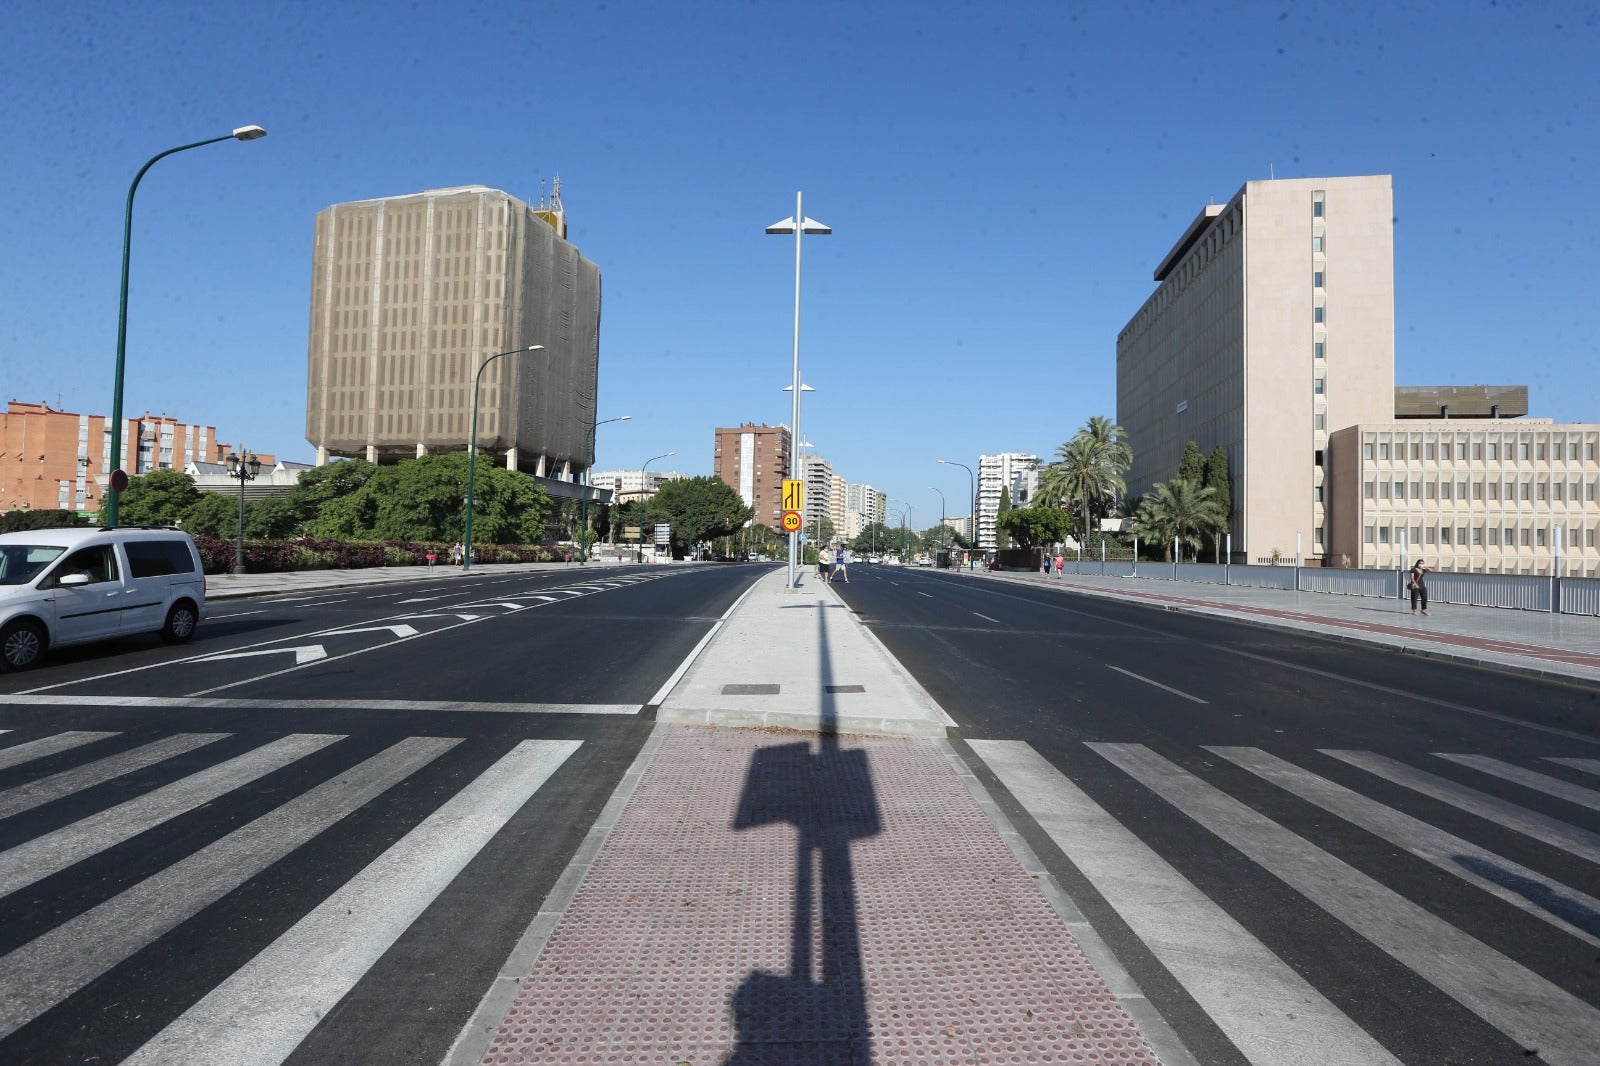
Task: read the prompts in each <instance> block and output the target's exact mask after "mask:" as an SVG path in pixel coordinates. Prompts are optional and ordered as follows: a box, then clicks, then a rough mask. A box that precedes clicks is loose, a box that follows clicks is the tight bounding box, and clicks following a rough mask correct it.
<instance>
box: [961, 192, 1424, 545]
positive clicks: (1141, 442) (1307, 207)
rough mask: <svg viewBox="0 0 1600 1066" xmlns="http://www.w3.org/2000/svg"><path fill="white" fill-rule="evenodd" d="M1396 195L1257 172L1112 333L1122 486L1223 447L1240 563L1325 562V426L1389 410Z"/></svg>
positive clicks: (1205, 216) (1173, 257)
mask: <svg viewBox="0 0 1600 1066" xmlns="http://www.w3.org/2000/svg"><path fill="white" fill-rule="evenodd" d="M1393 201H1394V198H1393V191H1392V186H1391V180H1390V178H1389V176H1388V175H1374V176H1366V177H1343V178H1300V179H1293V180H1284V181H1251V182H1247V183H1246V184H1245V185H1244V187H1243V188H1241V189H1240V190H1239V191H1238V192H1237V193H1235V194H1234V196H1233V197H1232V198H1231V199H1230V200H1229V201H1228V202H1227V203H1225V204H1220V205H1212V206H1209V207H1206V208H1205V209H1204V210H1202V211H1201V212H1200V213H1199V214H1198V215H1197V216H1196V218H1195V219H1194V221H1193V222H1192V223H1191V224H1190V225H1189V227H1188V229H1186V230H1185V231H1184V233H1183V234H1182V235H1181V236H1180V237H1179V238H1178V241H1177V243H1176V244H1175V245H1173V247H1172V249H1171V250H1170V251H1169V252H1168V253H1167V254H1166V256H1165V257H1164V258H1163V259H1162V260H1161V262H1160V264H1159V265H1158V266H1157V267H1156V270H1155V281H1156V282H1157V283H1158V284H1157V288H1156V290H1155V292H1154V293H1153V294H1152V295H1151V296H1150V298H1149V299H1148V300H1146V301H1145V303H1144V306H1142V307H1141V308H1140V309H1139V311H1138V312H1137V313H1136V314H1135V315H1134V316H1133V318H1132V319H1131V320H1129V322H1128V324H1127V325H1126V326H1125V327H1123V329H1122V331H1121V333H1119V334H1118V336H1117V421H1118V422H1119V423H1120V424H1121V425H1122V426H1123V427H1124V428H1125V429H1126V430H1127V431H1128V440H1129V443H1130V444H1132V446H1133V455H1134V458H1133V466H1132V468H1131V469H1130V470H1129V472H1128V475H1127V483H1128V493H1129V495H1140V494H1143V493H1146V492H1149V491H1150V489H1151V487H1152V486H1153V485H1154V484H1155V483H1156V482H1159V481H1166V480H1168V479H1170V478H1171V477H1173V476H1175V475H1176V473H1177V470H1178V462H1179V460H1180V458H1181V457H1182V454H1183V447H1184V444H1185V443H1186V442H1188V441H1191V440H1192V441H1194V442H1196V443H1197V444H1198V445H1199V446H1200V450H1201V453H1202V454H1207V455H1208V454H1210V452H1211V450H1212V449H1213V448H1214V447H1215V446H1216V445H1218V444H1220V445H1222V447H1223V450H1224V451H1225V452H1226V453H1227V456H1228V466H1229V470H1230V473H1231V475H1232V478H1233V488H1234V522H1233V528H1232V534H1233V552H1234V559H1235V560H1236V561H1241V562H1256V561H1262V560H1265V559H1267V558H1269V557H1270V556H1271V555H1272V553H1273V552H1274V551H1278V552H1280V553H1281V554H1284V555H1292V554H1293V553H1294V550H1295V545H1296V543H1297V541H1298V542H1299V543H1301V544H1302V545H1303V552H1304V556H1305V557H1306V558H1307V559H1308V560H1309V561H1316V560H1317V559H1320V558H1321V557H1323V556H1324V555H1326V553H1327V551H1328V548H1329V542H1330V540H1331V534H1330V530H1329V528H1328V520H1329V513H1328V507H1327V503H1328V495H1329V494H1328V491H1327V489H1328V486H1327V485H1326V484H1325V470H1326V467H1325V465H1324V464H1325V459H1326V455H1325V453H1326V451H1327V448H1328V440H1329V434H1330V432H1331V431H1333V430H1336V429H1339V428H1342V427H1345V426H1353V425H1357V424H1363V423H1376V422H1383V421H1388V420H1390V419H1392V418H1393V416H1394V407H1393V403H1394V237H1393V218H1394V203H1393ZM979 529H980V536H981V532H982V530H983V519H982V516H981V515H980V519H979Z"/></svg>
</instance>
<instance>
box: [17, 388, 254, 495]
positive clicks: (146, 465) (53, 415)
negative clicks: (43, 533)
mask: <svg viewBox="0 0 1600 1066" xmlns="http://www.w3.org/2000/svg"><path fill="white" fill-rule="evenodd" d="M227 450H228V449H227V446H226V445H224V444H220V443H218V441H217V431H216V429H215V428H214V427H212V426H200V425H192V424H190V423H187V422H180V421H179V420H177V419H176V418H172V417H170V416H168V415H164V414H163V415H152V414H145V415H143V416H141V417H139V418H129V419H125V420H124V421H123V427H122V454H121V455H120V456H118V457H116V459H115V461H113V457H112V455H111V420H110V419H109V418H107V417H106V416H104V415H85V414H75V413H73V412H71V411H57V410H53V409H52V408H51V407H50V406H49V405H48V404H43V403H19V402H18V401H16V400H12V401H11V402H10V403H9V404H8V405H7V407H6V411H5V413H4V414H0V511H10V510H18V509H22V508H27V509H31V510H62V511H80V512H83V513H85V514H90V513H94V512H97V511H98V510H99V509H100V498H101V495H102V493H103V492H104V486H105V484H106V481H107V479H108V478H109V477H110V475H111V472H112V471H113V470H117V469H122V470H126V471H127V472H128V476H129V477H137V476H138V475H140V474H148V473H150V472H151V471H152V470H183V469H185V468H186V467H188V466H189V465H190V464H192V463H205V462H220V461H221V459H222V457H223V456H224V455H226V454H227Z"/></svg>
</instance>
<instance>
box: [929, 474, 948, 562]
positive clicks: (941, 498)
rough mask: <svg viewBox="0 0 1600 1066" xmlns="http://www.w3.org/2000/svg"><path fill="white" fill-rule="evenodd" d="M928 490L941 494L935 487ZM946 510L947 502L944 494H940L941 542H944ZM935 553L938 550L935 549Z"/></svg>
mask: <svg viewBox="0 0 1600 1066" xmlns="http://www.w3.org/2000/svg"><path fill="white" fill-rule="evenodd" d="M928 488H930V489H932V490H933V491H934V492H939V490H938V489H937V488H936V487H935V486H933V485H929V486H928ZM945 510H946V508H945V502H944V493H942V492H939V539H940V540H944V516H945ZM935 551H937V549H935Z"/></svg>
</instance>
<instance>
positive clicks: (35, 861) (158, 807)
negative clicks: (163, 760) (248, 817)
mask: <svg viewBox="0 0 1600 1066" xmlns="http://www.w3.org/2000/svg"><path fill="white" fill-rule="evenodd" d="M343 739H344V737H343V736H340V735H333V734H311V733H291V734H290V735H289V736H286V737H282V738H280V739H278V740H275V741H273V742H272V743H270V744H265V745H263V746H261V747H259V748H256V749H255V750H254V751H248V752H245V753H244V754H243V755H240V756H237V757H235V758H232V759H229V760H228V761H226V762H223V763H218V764H217V765H216V766H213V767H211V768H210V769H207V770H201V771H200V772H199V773H196V774H190V775H189V776H188V777H185V778H182V779H181V780H178V781H174V782H173V783H172V784H170V785H166V786H164V787H162V788H158V789H156V790H155V791H154V792H149V793H146V794H145V795H143V796H140V797H138V798H137V799H131V800H128V801H127V802H126V803H121V804H118V805H117V806H115V807H112V808H110V809H108V810H104V811H101V812H100V813H99V814H95V815H91V816H90V817H88V818H84V819H81V820H80V821H76V822H73V823H72V824H71V825H68V826H63V827H62V828H60V829H57V830H56V831H55V832H53V833H46V834H45V835H44V836H41V837H34V838H33V839H32V840H30V841H28V842H27V843H26V844H19V845H17V846H16V847H14V848H11V849H10V850H9V851H4V852H0V896H3V895H6V894H7V893H11V892H15V891H16V890H17V889H19V888H26V887H27V886H28V885H31V884H33V883H34V882H35V881H42V880H44V879H45V878H46V877H49V876H50V875H51V874H53V873H56V872H57V871H60V870H65V869H66V868H67V867H69V866H71V865H72V864H73V863H75V862H79V861H81V860H83V859H86V858H88V857H89V856H90V855H94V854H97V853H99V852H101V851H104V850H105V849H106V848H109V847H111V846H112V845H114V844H120V843H122V842H123V841H124V840H128V839H131V838H132V837H136V836H138V835H139V834H140V833H143V832H144V831H145V830H147V829H151V828H153V827H155V826H158V825H160V824H161V823H162V822H165V821H168V820H170V819H172V818H176V817H177V816H178V815H180V814H184V813H186V812H188V811H192V810H194V809H195V808H196V807H199V806H201V805H203V804H206V803H210V802H211V801H212V800H214V799H217V798H218V797H220V796H223V795H225V794H227V793H228V792H231V791H233V790H234V789H236V788H239V787H240V786H241V785H247V784H249V783H250V782H251V781H254V780H256V779H257V778H259V777H265V776H266V775H267V774H270V773H272V771H274V770H278V769H281V768H283V767H285V766H287V765H289V764H290V763H292V762H294V761H295V760H297V759H303V758H305V757H306V756H307V755H310V754H311V753H312V752H315V751H320V750H321V749H323V748H325V747H327V746H328V745H329V744H332V743H333V742H334V741H336V740H343Z"/></svg>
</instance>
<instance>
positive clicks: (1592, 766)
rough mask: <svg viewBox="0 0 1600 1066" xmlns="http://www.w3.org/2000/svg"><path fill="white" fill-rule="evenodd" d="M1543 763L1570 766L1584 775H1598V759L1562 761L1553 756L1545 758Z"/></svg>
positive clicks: (1599, 763) (1599, 771)
mask: <svg viewBox="0 0 1600 1066" xmlns="http://www.w3.org/2000/svg"><path fill="white" fill-rule="evenodd" d="M1545 762H1554V763H1560V764H1561V765H1562V766H1570V767H1572V768H1573V769H1574V770H1582V771H1583V772H1584V773H1586V774H1600V759H1563V758H1558V757H1556V756H1554V755H1547V756H1545Z"/></svg>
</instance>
